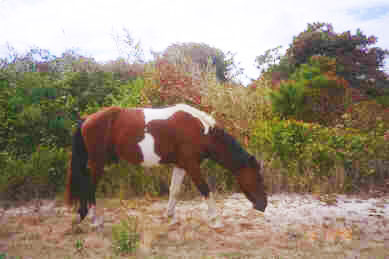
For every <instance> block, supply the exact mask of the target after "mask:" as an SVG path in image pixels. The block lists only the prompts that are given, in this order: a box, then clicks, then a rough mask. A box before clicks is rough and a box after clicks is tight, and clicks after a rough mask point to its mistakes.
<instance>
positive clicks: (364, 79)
mask: <svg viewBox="0 0 389 259" xmlns="http://www.w3.org/2000/svg"><path fill="white" fill-rule="evenodd" d="M376 42H377V38H376V37H375V36H369V37H367V36H366V35H364V34H363V33H362V31H361V30H359V29H358V30H357V31H356V33H355V34H351V32H350V31H346V32H342V33H336V32H335V31H334V29H333V27H332V25H331V24H328V23H313V24H308V28H307V29H306V30H305V31H303V32H301V33H300V34H299V35H297V36H296V37H294V38H293V42H292V44H290V47H289V48H288V49H287V51H286V54H285V56H282V57H280V58H279V60H280V62H279V64H278V65H272V66H270V68H269V73H270V77H271V78H272V79H276V78H278V77H280V78H279V79H278V80H277V81H280V80H287V79H288V77H289V76H290V75H291V74H292V73H294V72H295V70H296V69H298V68H299V67H300V66H301V65H303V64H307V63H309V60H310V58H311V57H313V56H325V57H330V58H336V60H337V64H338V67H339V68H341V69H338V70H336V75H337V76H338V77H341V78H344V79H345V80H346V81H347V82H348V84H349V85H350V87H353V88H356V89H363V91H364V92H366V93H368V90H369V89H372V88H374V89H375V90H376V91H378V92H379V93H380V94H382V91H383V90H385V89H386V88H387V87H388V86H389V84H388V83H387V77H386V76H385V73H384V72H383V71H382V70H381V69H382V68H383V66H384V60H385V58H386V57H387V56H388V54H389V51H388V50H385V49H381V48H378V47H372V45H374V44H375V43H376ZM371 79H373V80H374V81H375V82H376V83H375V84H374V85H372V84H371V83H370V82H369V80H371Z"/></svg>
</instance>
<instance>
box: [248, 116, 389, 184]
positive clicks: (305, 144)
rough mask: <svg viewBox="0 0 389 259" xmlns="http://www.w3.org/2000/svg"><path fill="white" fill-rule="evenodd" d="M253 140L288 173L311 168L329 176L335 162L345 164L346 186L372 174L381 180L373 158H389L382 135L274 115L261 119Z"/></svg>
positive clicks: (293, 174)
mask: <svg viewBox="0 0 389 259" xmlns="http://www.w3.org/2000/svg"><path fill="white" fill-rule="evenodd" d="M250 140H251V141H250V146H251V149H256V150H257V151H259V152H263V153H264V158H265V159H272V160H278V161H280V163H281V165H282V167H283V168H284V169H286V170H285V172H287V174H288V176H289V177H297V178H298V177H306V173H307V172H309V173H313V174H314V176H315V177H318V178H322V177H324V178H326V179H327V178H328V177H331V176H333V175H334V173H335V169H336V166H342V167H343V168H344V169H345V170H346V173H347V175H346V176H347V179H346V185H345V186H344V187H345V188H346V189H347V188H348V189H352V188H354V189H355V188H356V187H357V186H359V185H360V184H361V183H366V182H367V179H369V178H372V177H373V178H375V179H376V180H378V181H380V180H382V177H385V176H384V175H378V170H377V167H375V163H372V162H373V161H386V160H388V159H389V155H388V154H389V153H388V150H389V143H388V142H385V141H384V140H383V136H382V135H380V136H377V135H374V134H366V133H363V132H360V131H358V130H354V129H349V128H344V127H343V126H341V125H340V126H339V127H334V128H329V127H324V126H321V125H319V124H312V123H304V122H301V121H295V120H279V119H277V118H274V119H273V120H272V121H258V122H257V127H256V128H255V129H254V130H253V132H252V138H251V139H250ZM380 177H381V178H380ZM386 177H387V176H386Z"/></svg>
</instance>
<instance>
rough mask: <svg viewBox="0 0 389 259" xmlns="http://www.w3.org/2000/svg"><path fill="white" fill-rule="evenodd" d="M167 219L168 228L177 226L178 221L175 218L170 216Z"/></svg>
mask: <svg viewBox="0 0 389 259" xmlns="http://www.w3.org/2000/svg"><path fill="white" fill-rule="evenodd" d="M167 218H168V222H169V223H168V225H169V226H173V225H175V224H177V223H178V220H177V217H176V216H174V215H173V216H170V217H167Z"/></svg>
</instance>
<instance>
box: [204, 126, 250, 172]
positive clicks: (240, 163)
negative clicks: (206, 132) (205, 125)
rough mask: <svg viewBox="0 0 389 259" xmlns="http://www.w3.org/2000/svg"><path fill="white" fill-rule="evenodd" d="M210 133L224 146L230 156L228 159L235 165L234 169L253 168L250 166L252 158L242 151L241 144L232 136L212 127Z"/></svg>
mask: <svg viewBox="0 0 389 259" xmlns="http://www.w3.org/2000/svg"><path fill="white" fill-rule="evenodd" d="M210 133H211V134H212V135H213V136H214V137H216V138H217V140H218V141H220V142H222V143H224V144H225V145H226V147H227V149H228V151H229V153H230V154H231V158H230V159H232V160H233V164H234V165H235V167H236V169H240V168H242V167H246V166H250V167H252V166H253V165H252V164H251V161H252V160H251V158H252V156H251V155H250V154H249V153H247V151H246V150H244V149H243V147H242V146H241V144H240V143H239V142H238V141H237V140H236V139H235V138H234V137H233V136H231V135H230V134H229V133H227V132H226V131H225V130H223V129H222V128H219V127H217V126H216V127H213V128H212V129H211V132H210Z"/></svg>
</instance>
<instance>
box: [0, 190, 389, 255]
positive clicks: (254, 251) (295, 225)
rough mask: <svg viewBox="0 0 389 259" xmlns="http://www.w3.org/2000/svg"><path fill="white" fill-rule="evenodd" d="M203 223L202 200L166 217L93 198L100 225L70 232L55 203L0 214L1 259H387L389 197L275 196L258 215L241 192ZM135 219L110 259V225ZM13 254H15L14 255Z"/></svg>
mask: <svg viewBox="0 0 389 259" xmlns="http://www.w3.org/2000/svg"><path fill="white" fill-rule="evenodd" d="M216 199H217V201H216V204H217V209H218V212H219V215H220V216H219V218H218V220H217V222H209V221H208V219H207V216H206V208H207V207H206V203H205V202H203V201H202V200H201V199H200V198H199V199H195V200H189V201H181V202H179V203H178V205H177V211H176V213H177V217H178V223H176V224H173V225H169V220H168V219H166V218H165V217H164V213H165V208H166V205H167V201H166V199H152V198H142V199H133V200H129V201H124V202H120V201H118V200H108V199H106V200H99V201H98V206H99V208H100V213H101V212H104V225H103V226H102V227H100V228H97V229H96V228H93V227H92V226H91V225H90V221H89V220H86V221H84V222H83V223H82V224H81V225H78V226H77V227H72V224H71V222H72V218H74V217H73V216H72V215H73V214H72V213H71V212H70V211H69V210H68V209H66V208H65V207H64V206H63V205H62V203H61V202H58V201H40V203H38V202H32V203H29V204H26V205H24V206H21V207H10V208H8V209H7V210H4V209H2V210H1V209H0V223H1V224H0V258H1V259H2V256H3V257H5V258H129V257H130V258H131V257H133V258H313V257H315V258H382V259H384V258H389V196H388V195H386V196H381V197H377V198H372V197H370V198H369V197H361V196H359V197H357V196H354V197H352V196H345V195H332V196H314V195H308V194H307V195H301V194H290V193H288V194H276V195H272V196H271V197H269V205H268V208H267V210H266V212H265V213H264V214H262V213H259V212H256V211H255V210H253V209H252V206H251V204H250V202H249V201H248V200H247V199H246V198H245V197H244V196H243V195H242V194H232V195H228V196H217V197H216ZM128 216H137V217H138V222H139V232H140V236H141V240H140V247H139V249H138V252H137V253H135V254H115V253H114V251H113V248H112V245H113V243H112V226H114V225H117V224H119V223H120V221H121V220H124V219H126V218H127V217H128ZM17 256H19V257H17Z"/></svg>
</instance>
